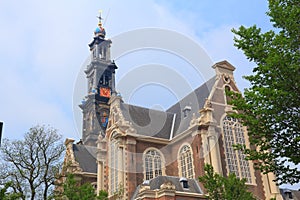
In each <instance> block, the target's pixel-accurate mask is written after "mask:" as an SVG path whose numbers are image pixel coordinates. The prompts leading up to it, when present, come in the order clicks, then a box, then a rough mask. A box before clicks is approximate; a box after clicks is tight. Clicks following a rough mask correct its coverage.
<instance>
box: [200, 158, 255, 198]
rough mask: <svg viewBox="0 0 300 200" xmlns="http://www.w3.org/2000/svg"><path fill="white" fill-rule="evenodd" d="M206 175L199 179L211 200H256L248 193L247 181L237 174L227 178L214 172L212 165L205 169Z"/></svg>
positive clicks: (206, 166)
mask: <svg viewBox="0 0 300 200" xmlns="http://www.w3.org/2000/svg"><path fill="white" fill-rule="evenodd" d="M204 171H205V175H204V176H202V177H199V181H200V182H202V183H203V184H204V187H205V189H206V190H207V193H208V199H209V200H232V199H243V200H255V198H254V197H253V196H252V194H251V193H250V192H248V191H247V187H246V184H245V182H246V179H242V180H240V179H239V178H237V177H236V176H235V174H230V175H229V176H228V177H227V178H226V177H223V176H221V175H219V174H217V173H215V172H214V169H213V167H212V166H211V165H208V164H206V165H205V167H204Z"/></svg>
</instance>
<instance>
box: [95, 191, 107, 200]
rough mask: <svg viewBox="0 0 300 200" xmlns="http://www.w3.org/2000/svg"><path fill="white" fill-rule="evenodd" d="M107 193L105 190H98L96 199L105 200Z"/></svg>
mask: <svg viewBox="0 0 300 200" xmlns="http://www.w3.org/2000/svg"><path fill="white" fill-rule="evenodd" d="M107 197H108V192H106V191H105V190H100V191H99V194H98V196H97V199H99V200H107V199H108V198H107Z"/></svg>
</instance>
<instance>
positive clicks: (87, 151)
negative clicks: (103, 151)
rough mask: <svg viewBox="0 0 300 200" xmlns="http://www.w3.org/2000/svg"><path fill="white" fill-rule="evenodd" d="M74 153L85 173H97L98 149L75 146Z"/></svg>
mask: <svg viewBox="0 0 300 200" xmlns="http://www.w3.org/2000/svg"><path fill="white" fill-rule="evenodd" d="M73 151H74V157H75V160H76V161H77V162H78V163H79V166H80V167H81V169H82V170H83V172H89V173H95V174H96V173H97V163H96V155H97V154H96V153H97V148H96V147H92V146H86V145H80V144H73Z"/></svg>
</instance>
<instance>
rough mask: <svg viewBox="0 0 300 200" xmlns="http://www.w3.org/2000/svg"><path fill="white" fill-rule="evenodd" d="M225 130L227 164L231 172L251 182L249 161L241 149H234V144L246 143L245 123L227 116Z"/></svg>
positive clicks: (224, 122) (224, 124)
mask: <svg viewBox="0 0 300 200" xmlns="http://www.w3.org/2000/svg"><path fill="white" fill-rule="evenodd" d="M223 132H224V143H225V153H226V160H227V166H228V169H229V172H230V173H235V175H236V176H237V177H240V178H246V180H247V183H251V182H252V181H251V173H250V167H249V162H248V161H247V160H246V159H245V157H246V156H245V155H244V154H243V153H242V152H241V151H239V150H238V151H236V150H234V148H233V146H232V145H234V144H242V145H245V136H244V131H243V125H242V124H241V123H240V122H238V120H237V119H235V118H232V117H228V116H226V117H225V118H224V120H223Z"/></svg>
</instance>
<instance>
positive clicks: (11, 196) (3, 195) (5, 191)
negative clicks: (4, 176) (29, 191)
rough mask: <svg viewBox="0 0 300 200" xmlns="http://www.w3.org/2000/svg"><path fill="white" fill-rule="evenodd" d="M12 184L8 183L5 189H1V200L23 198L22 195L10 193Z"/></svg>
mask: <svg viewBox="0 0 300 200" xmlns="http://www.w3.org/2000/svg"><path fill="white" fill-rule="evenodd" d="M12 184H13V183H12V182H7V183H6V184H4V187H3V188H0V199H1V200H17V199H21V198H22V194H20V193H15V192H12V191H8V190H9V188H10V187H11V186H12Z"/></svg>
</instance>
